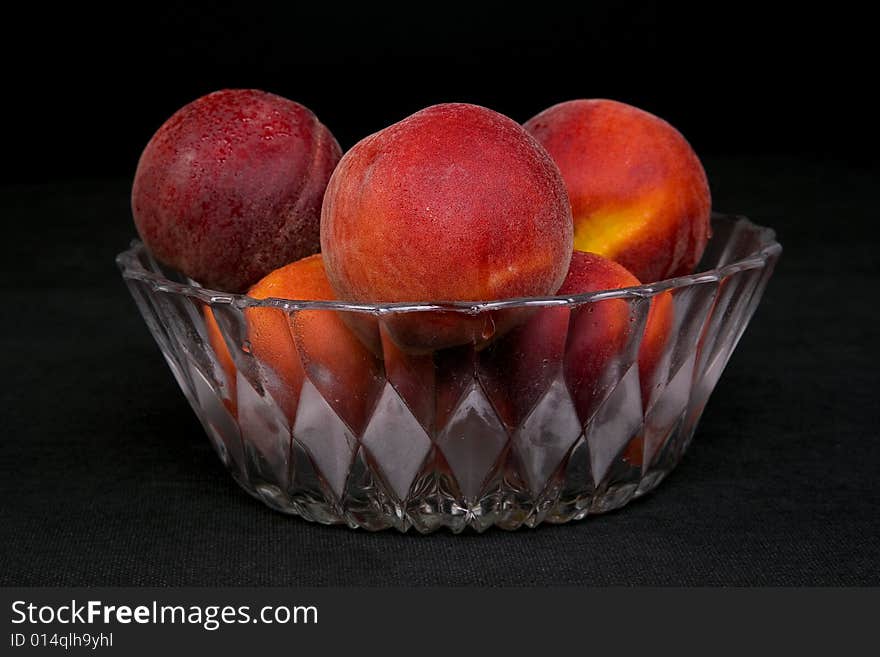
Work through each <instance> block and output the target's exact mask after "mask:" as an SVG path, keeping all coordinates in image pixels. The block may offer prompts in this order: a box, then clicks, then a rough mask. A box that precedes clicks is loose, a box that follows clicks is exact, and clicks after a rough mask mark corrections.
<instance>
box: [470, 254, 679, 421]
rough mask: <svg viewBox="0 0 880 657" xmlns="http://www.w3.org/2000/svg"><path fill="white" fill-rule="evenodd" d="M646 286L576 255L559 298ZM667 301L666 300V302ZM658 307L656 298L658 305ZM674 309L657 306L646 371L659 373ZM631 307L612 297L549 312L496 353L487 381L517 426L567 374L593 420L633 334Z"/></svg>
mask: <svg viewBox="0 0 880 657" xmlns="http://www.w3.org/2000/svg"><path fill="white" fill-rule="evenodd" d="M637 285H640V282H639V280H638V279H637V278H636V277H635V276H633V275H632V274H631V273H630V272H629V271H627V270H626V269H625V268H624V267H623V266H621V265H619V264H617V263H616V262H613V261H611V260H608V259H607V258H603V257H602V256H599V255H596V254H594V253H585V252H580V251H575V252H574V255H573V256H572V259H571V266H570V268H569V271H568V275H567V276H566V278H565V281H564V282H563V284H562V287H561V288H560V289H559V291H558V293H557V294H558V295H561V296H567V295H577V294H585V293H588V292H598V291H601V290H614V289H619V288H624V287H634V286H637ZM658 298H660V297H658ZM655 301H656V300H655ZM671 310H672V308H671V304H669V303H667V301H661V303H659V304H657V303H656V302H652V304H651V307H650V309H649V311H648V317H647V318H646V323H645V329H644V334H643V335H642V337H641V343H640V346H639V353H638V363H639V372H640V374H643V373H645V372H647V373H650V372H653V370H654V368H655V367H656V365H657V362H658V360H659V357H660V354H661V353H662V350H663V346H664V345H665V344H666V340H667V338H668V334H669V333H668V332H669V327H670V325H671V322H670V314H671ZM632 330H633V322H632V313H631V310H630V305H629V303H628V302H627V301H626V300H623V299H605V300H602V301H594V302H591V303H586V304H582V305H580V306H575V307H571V306H548V307H543V308H539V309H536V310H535V311H534V314H533V315H532V316H531V317H530V318H529V319H528V320H527V321H526V322H524V323H522V324H521V325H520V326H518V327H516V328H515V329H513V330H511V331H510V333H509V334H507V335H506V336H504V337H502V338H500V339H499V340H498V341H497V342H495V343H494V344H493V345H491V346H490V347H488V348H487V349H486V351H485V353H484V354H483V355H482V357H481V361H480V366H479V367H480V370H479V372H480V376H481V379H482V381H483V383H484V385H486V387H487V389H488V391H489V394H490V396H491V397H492V398H493V399H504V400H506V402H507V404H506V405H504V404H501V405H499V408H504V410H505V411H508V412H509V414H507V415H505V414H502V419H503V420H504V422H505V423H506V424H507V425H508V426H509V427H511V428H515V427H517V426H518V425H519V424H520V423H521V422H522V421H523V420H524V419H525V418H526V416H527V415H528V413H529V412H530V411H531V409H532V408H533V407H534V406H535V404H536V403H537V402H538V401H539V399H540V398H541V395H543V394H544V392H545V391H546V390H547V387H548V386H549V385H550V383H552V381H553V380H554V379H555V378H557V377H558V376H559V375H560V372H562V373H563V375H564V378H565V381H566V383H567V385H568V388H569V391H570V392H571V393H572V398H573V400H574V402H575V408H576V410H577V412H578V417H579V418H580V420H581V422H586V421H587V420H589V418H590V416H592V414H593V412H594V411H595V410H596V408H597V404H598V402H600V401H601V400H602V399H603V398H604V395H603V394H602V393H603V392H604V391H605V390H606V388H607V383H608V382H607V381H605V375H606V370H607V369H608V367H609V366H610V365H611V364H612V362H613V360H614V358H615V357H616V356H617V355H618V354H620V353H621V352H622V351H623V350H624V348H625V346H626V345H627V343H628V342H629V340H631V339H632V338H633V337H634V336H633V335H632Z"/></svg>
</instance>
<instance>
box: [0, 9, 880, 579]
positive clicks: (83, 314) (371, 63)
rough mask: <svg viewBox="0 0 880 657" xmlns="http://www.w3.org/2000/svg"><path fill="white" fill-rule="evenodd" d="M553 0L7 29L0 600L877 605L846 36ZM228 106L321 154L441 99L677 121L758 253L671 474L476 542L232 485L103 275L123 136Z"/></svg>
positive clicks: (873, 462)
mask: <svg viewBox="0 0 880 657" xmlns="http://www.w3.org/2000/svg"><path fill="white" fill-rule="evenodd" d="M706 4H707V5H708V4H709V3H706ZM580 5H582V6H578V7H575V8H570V7H565V8H564V7H562V6H559V7H554V6H553V5H552V4H550V3H541V4H540V6H536V7H535V8H534V10H532V11H514V10H512V9H511V8H510V7H508V8H504V7H502V6H499V7H497V8H484V7H482V6H479V5H477V4H476V3H471V4H470V5H453V4H443V5H442V6H434V5H431V6H426V7H420V8H415V7H406V6H403V7H401V8H387V9H381V10H380V9H377V8H375V7H367V6H362V7H360V8H353V9H352V8H346V7H343V6H337V5H336V4H333V5H330V4H329V3H327V6H326V7H323V6H322V7H309V8H307V9H304V8H300V7H296V6H294V3H289V4H288V5H286V6H285V8H284V9H281V8H279V7H268V6H264V5H254V6H253V7H249V8H248V9H247V11H244V10H242V9H238V10H237V11H234V12H233V11H226V10H220V9H217V8H212V9H210V10H202V11H196V10H189V9H183V8H176V9H173V10H165V9H162V8H159V7H157V6H156V5H139V6H134V7H126V8H125V10H124V13H123V10H122V9H119V10H116V11H113V10H110V11H108V10H101V11H98V10H89V9H88V8H83V7H81V6H78V7H77V8H76V9H75V10H72V9H68V10H64V11H63V12H62V13H58V12H57V11H54V10H52V11H50V10H49V9H48V8H46V7H42V6H35V7H33V8H32V9H30V10H29V11H27V12H21V13H18V14H17V15H14V16H12V15H11V16H10V17H9V19H8V20H7V23H6V26H5V27H6V31H7V32H8V34H7V38H6V39H5V40H4V41H3V46H2V48H3V51H2V53H0V54H2V56H3V61H4V77H5V80H4V87H5V88H6V93H5V94H4V100H3V103H2V110H0V111H2V113H3V114H2V119H3V125H4V132H3V143H2V146H3V157H2V158H0V167H2V169H0V173H2V180H3V183H2V186H0V213H2V217H3V225H4V227H5V230H6V231H7V232H6V234H5V236H4V239H3V240H2V243H3V247H4V251H5V252H6V254H5V257H4V261H3V262H4V267H5V269H6V271H5V272H4V276H3V280H2V286H3V287H2V289H3V295H4V302H5V303H4V307H5V311H4V315H3V322H2V329H0V338H2V346H3V349H2V353H3V355H2V358H3V372H4V377H3V379H4V381H3V384H2V385H0V394H2V407H3V409H4V426H5V432H4V433H5V441H4V448H3V449H2V450H0V583H2V584H24V585H30V584H60V585H76V584H79V585H115V584H120V585H125V584H134V585H175V584H194V585H213V584H234V585H246V584H253V585H268V584H286V585H296V584H367V585H373V584H402V585H408V584H487V585H492V584H569V583H583V584H878V583H880V577H878V571H880V568H878V564H880V558H878V553H880V549H878V548H880V546H878V535H880V531H878V530H880V526H878V525H880V523H878V514H877V511H876V509H877V508H878V502H880V499H878V497H880V496H878V494H877V490H876V485H875V480H876V472H877V466H878V451H880V450H878V447H877V441H878V438H880V435H878V433H880V432H878V430H877V426H878V425H877V421H878V419H880V418H878V412H877V406H878V405H877V401H876V395H877V391H878V384H880V381H878V375H877V363H878V358H877V356H878V354H877V346H876V341H877V335H878V331H877V328H876V327H877V322H878V320H880V312H878V310H877V305H878V304H877V300H876V289H878V287H877V286H878V283H880V271H878V257H877V253H878V249H880V241H878V239H877V231H876V223H877V221H876V210H875V208H874V203H875V196H876V192H877V166H876V162H877V155H876V153H877V151H876V149H875V147H874V145H873V143H872V138H873V136H874V133H875V128H874V126H873V125H872V122H873V121H876V117H875V116H873V115H874V114H875V113H876V112H874V111H873V109H872V108H873V105H872V104H871V103H869V102H868V99H867V96H866V94H865V93H864V91H863V89H864V88H865V87H866V86H869V85H873V84H874V82H873V77H874V76H875V72H873V71H872V69H873V66H870V65H869V63H870V59H869V58H868V52H867V51H868V46H869V41H867V39H866V37H867V36H868V35H867V34H866V32H867V27H868V21H867V19H866V18H864V17H862V16H859V15H858V14H856V13H847V10H846V9H844V8H840V9H838V10H836V11H834V12H831V11H829V10H827V9H824V10H805V9H804V8H803V7H799V8H798V9H797V10H783V9H775V10H771V9H769V8H768V7H761V8H758V9H753V8H746V7H745V6H743V5H741V4H729V5H726V6H725V7H723V8H720V9H719V8H717V7H711V8H708V7H707V8H705V9H702V10H699V11H695V10H692V9H688V10H685V9H682V8H679V9H674V10H673V9H669V8H666V7H659V6H656V5H650V4H643V5H638V6H634V5H623V4H619V5H614V6H598V5H594V4H588V3H580ZM236 86H238V87H244V86H248V87H258V88H264V89H266V90H269V91H273V92H275V93H279V94H281V95H284V96H287V97H289V98H292V99H294V100H297V101H299V102H301V103H303V104H305V105H307V106H308V107H310V108H311V109H312V110H314V111H315V112H316V114H317V115H318V116H319V118H320V119H321V120H322V121H323V122H324V123H325V124H326V125H328V127H330V129H331V130H332V131H333V132H334V134H335V135H336V136H337V138H338V139H339V141H340V143H341V144H342V146H343V148H348V147H350V146H351V145H353V144H354V143H355V142H356V141H357V140H358V139H359V138H361V137H363V136H365V135H366V134H369V133H371V132H373V131H375V130H378V129H380V128H382V127H384V126H385V125H387V124H388V123H391V122H393V121H396V120H398V119H400V118H403V117H404V116H406V115H408V114H410V113H411V112H413V111H415V110H417V109H419V108H421V107H423V106H425V105H428V104H431V103H434V102H442V101H451V100H457V101H469V102H475V103H480V104H483V105H487V106H490V107H492V108H494V109H497V110H499V111H502V112H504V113H506V114H508V115H510V116H511V117H513V118H515V119H517V120H519V121H524V120H526V119H527V118H529V117H530V116H532V115H533V114H535V113H536V112H538V111H540V110H541V109H543V108H545V107H546V106H548V105H550V104H553V103H555V102H559V101H561V100H566V99H569V98H575V97H610V98H616V99H620V100H624V101H627V102H630V103H633V104H636V105H638V106H641V107H643V108H645V109H647V110H649V111H652V112H654V113H656V114H658V115H660V116H662V117H664V118H666V119H667V120H669V121H670V122H672V123H673V124H674V125H676V126H677V127H678V128H679V129H680V130H681V131H682V132H683V133H684V134H685V135H686V136H687V137H688V138H689V140H690V141H691V143H692V144H693V145H694V147H695V148H696V150H697V151H698V153H700V154H701V155H702V156H703V159H704V163H705V165H706V169H707V172H708V175H709V179H710V183H711V186H712V191H713V197H714V205H715V207H716V209H718V210H721V211H727V212H737V213H743V214H747V215H749V216H751V217H753V218H754V220H756V221H757V222H759V223H762V224H764V225H771V226H774V227H776V228H777V230H778V232H779V235H780V239H781V241H782V242H783V245H784V247H785V252H784V253H783V256H782V260H781V263H780V266H779V268H778V271H777V274H776V275H775V277H774V279H773V280H772V281H771V283H770V286H769V288H768V291H767V294H766V296H765V300H764V302H763V303H762V305H761V307H759V309H758V312H757V314H756V316H755V319H754V321H753V323H752V325H751V326H750V327H749V329H748V331H747V332H746V334H745V337H744V338H743V340H742V342H741V343H740V346H739V347H738V350H737V352H736V353H735V355H734V357H733V359H732V360H731V363H730V365H729V366H728V369H727V371H726V372H725V374H724V375H723V377H722V379H721V382H720V384H719V386H718V388H717V389H716V392H715V394H714V396H713V398H712V400H711V401H710V403H709V406H708V408H707V411H706V413H705V415H704V418H703V421H702V423H701V425H700V428H699V429H698V431H697V436H696V438H695V442H694V445H693V447H692V449H691V451H690V452H689V454H688V455H687V457H686V459H685V461H684V462H683V463H682V465H681V466H680V467H679V469H678V470H676V472H675V473H673V475H672V476H671V477H670V478H669V480H668V481H667V482H665V483H664V484H663V486H662V487H661V488H660V489H659V490H658V491H657V493H656V494H653V495H651V496H649V497H648V498H647V499H645V500H643V501H640V502H638V503H634V504H633V505H631V506H629V507H627V508H626V509H624V510H623V511H621V512H617V513H613V514H609V515H607V516H603V517H597V518H593V519H589V520H587V521H586V522H583V523H577V524H574V525H569V526H564V527H544V528H540V529H538V530H537V531H522V532H518V533H516V534H507V533H503V532H500V531H490V532H488V533H487V534H485V535H482V536H476V535H463V536H457V537H454V536H450V535H447V534H440V535H436V536H431V537H419V536H400V535H397V534H393V533H382V534H378V535H370V534H366V533H363V532H353V531H350V530H347V529H341V528H325V527H320V526H315V525H311V524H307V523H304V522H302V521H299V520H297V519H293V518H287V517H284V516H282V515H280V514H277V513H274V512H272V511H270V510H268V509H266V508H264V507H263V506H262V505H261V504H260V503H258V502H256V501H254V500H252V499H250V498H249V497H247V496H246V495H245V494H244V493H243V492H241V491H239V490H238V489H237V488H236V486H235V484H234V483H233V482H232V480H231V478H230V477H228V475H226V473H225V472H224V471H223V470H222V468H221V465H220V463H219V460H218V459H217V458H216V457H215V456H214V454H213V453H212V452H211V450H210V447H209V445H208V441H207V440H206V439H205V437H204V435H203V432H202V430H201V428H200V427H199V425H198V423H197V421H196V419H195V417H194V415H193V414H192V412H191V411H190V409H189V408H188V407H187V405H186V402H185V400H184V398H183V395H181V394H180V392H179V391H178V390H177V388H176V387H175V384H174V382H173V379H172V377H171V376H170V373H169V372H168V370H167V367H166V366H165V365H164V362H163V360H162V358H161V355H160V354H159V351H158V349H157V348H156V346H155V345H154V344H153V342H152V340H151V338H150V336H149V334H148V332H147V330H146V328H145V326H144V325H143V322H142V320H141V319H140V317H139V316H138V313H137V310H136V308H135V306H134V304H133V302H132V301H131V300H130V298H128V296H127V292H126V291H125V289H124V286H123V284H122V282H121V280H120V279H119V276H118V273H117V271H116V270H115V267H114V265H113V256H114V255H115V253H117V252H118V251H120V250H122V248H124V246H125V245H126V244H127V242H128V240H129V239H130V238H131V237H132V236H134V227H133V224H132V222H131V216H130V210H129V207H128V192H129V189H130V185H131V177H132V175H133V172H134V168H135V166H136V163H137V157H138V155H139V153H140V150H141V149H142V148H143V146H144V145H145V144H146V141H147V140H148V139H149V137H150V136H151V134H152V133H153V131H155V129H156V128H158V126H159V125H160V124H161V123H162V122H163V121H164V120H165V119H166V118H167V117H168V116H169V115H170V114H171V113H172V112H173V111H174V110H175V109H177V108H178V107H179V106H181V105H182V104H184V103H186V102H188V101H190V100H192V99H194V98H196V97H197V96H199V95H202V94H204V93H207V92H209V91H212V90H214V89H217V88H221V87H236Z"/></svg>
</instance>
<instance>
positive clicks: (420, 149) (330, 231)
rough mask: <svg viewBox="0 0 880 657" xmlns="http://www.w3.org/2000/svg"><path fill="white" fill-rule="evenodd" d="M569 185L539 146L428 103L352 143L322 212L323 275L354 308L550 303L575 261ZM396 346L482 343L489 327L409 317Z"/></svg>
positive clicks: (496, 118) (456, 318)
mask: <svg viewBox="0 0 880 657" xmlns="http://www.w3.org/2000/svg"><path fill="white" fill-rule="evenodd" d="M572 231H573V227H572V221H571V208H570V204H569V201H568V196H567V195H566V191H565V184H564V183H563V180H562V177H561V176H560V174H559V170H558V169H557V167H556V165H555V164H554V163H553V161H552V160H551V159H550V157H549V156H548V155H547V153H546V152H545V151H544V149H543V148H541V146H540V145H539V144H538V143H537V142H536V141H535V140H534V138H532V136H531V135H529V134H528V133H527V132H526V131H525V130H523V128H522V127H521V126H519V125H517V124H516V123H515V122H514V121H512V120H511V119H509V118H507V117H505V116H503V115H501V114H498V113H497V112H494V111H492V110H489V109H486V108H485V107H479V106H476V105H468V104H462V103H450V104H444V105H434V106H432V107H428V108H426V109H423V110H421V111H420V112H416V113H415V114H413V115H412V116H410V117H408V118H406V119H404V120H402V121H400V122H399V123H396V124H394V125H392V126H390V127H388V128H385V129H384V130H381V131H380V132H377V133H376V134H374V135H371V136H369V137H367V138H365V139H363V140H362V141H360V142H359V143H358V144H356V145H355V146H354V147H353V148H352V149H351V150H350V151H349V152H348V153H346V154H345V156H343V158H342V160H340V163H339V166H338V167H337V169H336V171H335V172H334V174H333V176H332V177H331V179H330V183H329V185H328V187H327V193H326V195H325V197H324V205H323V208H322V212H321V248H322V252H323V254H324V259H325V264H326V267H327V276H328V278H329V279H330V283H331V284H332V286H333V289H334V290H335V291H336V293H337V295H338V296H339V298H340V299H344V300H348V301H357V302H364V303H369V302H424V301H434V302H448V301H487V300H493V299H505V298H511V297H528V296H540V295H547V294H552V293H554V292H555V291H556V289H557V288H558V287H559V285H560V284H561V283H562V280H563V278H564V277H565V272H566V270H567V269H568V262H569V259H570V257H571V245H572ZM388 329H389V332H390V333H391V335H392V336H393V337H394V339H395V341H396V342H398V343H399V344H401V345H402V346H405V347H408V348H412V349H414V350H423V351H430V350H432V349H439V348H444V347H450V346H455V345H459V344H465V343H468V342H473V341H476V342H480V341H482V340H486V339H489V338H491V336H492V335H494V334H495V333H496V332H498V331H499V326H498V325H497V324H495V322H494V319H493V318H488V317H485V316H484V317H479V318H474V319H472V320H469V319H468V318H467V316H465V315H462V314H458V313H441V312H437V313H411V314H409V315H408V316H399V317H396V318H394V320H393V321H391V322H389V323H388Z"/></svg>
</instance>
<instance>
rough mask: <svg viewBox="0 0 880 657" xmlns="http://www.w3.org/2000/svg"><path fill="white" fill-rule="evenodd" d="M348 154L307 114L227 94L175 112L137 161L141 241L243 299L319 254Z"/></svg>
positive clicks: (266, 99)
mask: <svg viewBox="0 0 880 657" xmlns="http://www.w3.org/2000/svg"><path fill="white" fill-rule="evenodd" d="M341 155H342V152H341V149H340V148H339V144H338V143H337V142H336V140H335V139H334V138H333V135H332V134H330V131H329V130H328V129H327V128H326V127H325V126H324V125H323V124H321V123H320V122H319V121H318V119H317V118H316V117H315V115H314V114H313V113H312V112H311V111H310V110H309V109H307V108H306V107H303V106H302V105H300V104H298V103H295V102H293V101H291V100H287V99H286V98H282V97H280V96H276V95H273V94H270V93H266V92H264V91H259V90H255V89H226V90H223V91H216V92H214V93H211V94H208V95H207V96H203V97H201V98H199V99H197V100H195V101H193V102H191V103H189V104H188V105H186V106H184V107H183V108H181V109H180V110H178V111H177V112H175V113H174V115H173V116H171V118H169V119H168V120H167V121H166V122H165V123H164V124H163V125H162V126H161V127H160V128H159V130H158V131H157V132H156V134H155V135H153V137H152V139H150V142H149V143H148V144H147V146H146V148H145V149H144V152H143V154H142V155H141V158H140V161H139V162H138V167H137V171H136V173H135V178H134V186H133V189H132V195H131V206H132V212H133V214H134V220H135V225H136V226H137V230H138V233H140V236H141V239H143V241H144V243H145V244H146V245H147V247H148V248H149V249H150V251H151V252H152V253H153V255H154V256H155V257H156V258H157V259H158V260H160V261H161V262H163V263H165V264H166V265H169V266H171V267H173V268H175V269H177V270H178V271H181V272H183V273H184V274H186V275H187V276H189V277H190V278H193V279H195V280H196V281H198V282H199V283H201V284H203V285H205V286H207V287H211V288H216V289H220V290H225V291H228V292H240V291H243V290H244V289H246V288H247V287H248V286H249V285H252V284H253V283H256V282H257V281H258V280H259V279H260V278H262V277H263V276H265V275H266V274H268V273H269V272H270V271H272V270H273V269H275V268H276V267H280V266H281V265H284V264H286V263H289V262H292V261H294V260H297V259H299V258H302V257H304V256H307V255H310V254H312V253H316V252H317V251H318V250H319V235H318V232H319V224H320V212H321V202H322V199H323V196H324V190H325V188H326V187H327V181H328V180H329V179H330V174H331V173H332V171H333V169H334V167H335V166H336V163H337V162H338V161H339V158H340V156H341Z"/></svg>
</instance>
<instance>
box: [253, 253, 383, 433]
mask: <svg viewBox="0 0 880 657" xmlns="http://www.w3.org/2000/svg"><path fill="white" fill-rule="evenodd" d="M249 295H250V296H252V297H254V298H256V299H267V298H270V297H272V298H281V299H290V300H294V301H332V300H334V298H335V297H334V294H333V289H332V288H331V287H330V284H329V282H328V281H327V277H326V275H325V273H324V265H323V260H322V258H321V255H320V254H316V255H313V256H309V257H307V258H304V259H302V260H298V261H297V262H294V263H292V264H289V265H286V266H285V267H281V268H279V269H276V270H275V271H273V272H272V273H271V274H269V275H268V276H266V277H265V278H263V279H262V280H261V281H260V282H259V283H257V284H256V285H255V286H254V287H252V288H251V289H250V291H249ZM245 319H246V321H247V327H248V337H249V339H250V343H251V353H252V354H253V356H254V358H256V359H257V360H259V361H260V362H261V363H262V364H263V365H264V366H265V367H266V368H267V369H268V370H269V372H268V374H269V376H268V377H267V378H269V379H270V381H271V387H270V393H271V394H272V395H273V396H274V397H275V399H276V401H277V402H278V404H279V405H280V407H281V408H282V410H283V411H284V413H285V415H286V416H287V418H288V420H289V421H290V423H291V426H293V423H294V418H295V416H296V409H297V404H298V402H299V395H300V391H301V389H302V384H303V381H304V379H305V377H306V376H308V377H309V380H310V381H311V382H312V383H313V385H314V386H315V387H316V388H317V389H318V390H319V391H320V392H321V394H322V396H323V397H324V399H326V400H327V402H328V403H329V404H330V405H331V406H332V407H333V408H334V410H335V411H336V412H337V413H338V414H339V416H340V417H341V418H342V419H343V420H344V421H345V422H346V423H347V424H348V425H349V427H350V428H351V429H352V430H353V431H354V432H355V433H358V432H360V431H362V430H363V428H364V425H365V422H366V419H367V416H368V413H369V409H370V408H371V406H372V404H373V402H374V401H375V396H376V395H377V394H378V392H379V391H381V385H382V378H381V363H379V362H378V361H377V359H376V358H375V357H374V356H373V354H372V353H371V352H370V351H369V350H368V349H367V348H366V347H365V346H364V345H363V344H362V343H361V341H360V340H358V338H357V337H355V335H354V334H353V333H352V332H351V331H350V330H349V328H348V327H347V326H346V324H345V322H344V321H343V320H342V319H341V318H340V316H339V313H338V312H337V311H335V310H327V309H325V310H318V309H315V310H296V311H290V312H288V311H285V310H283V309H280V308H269V307H265V308H248V309H247V310H245Z"/></svg>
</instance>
